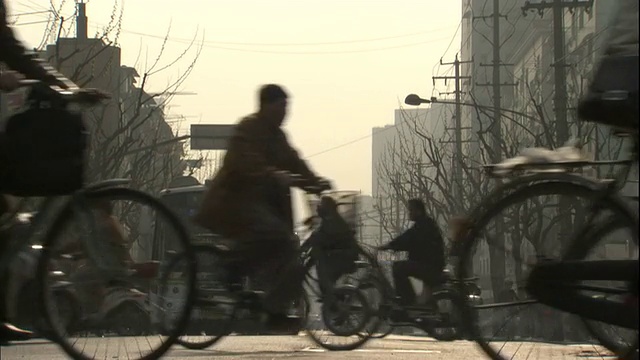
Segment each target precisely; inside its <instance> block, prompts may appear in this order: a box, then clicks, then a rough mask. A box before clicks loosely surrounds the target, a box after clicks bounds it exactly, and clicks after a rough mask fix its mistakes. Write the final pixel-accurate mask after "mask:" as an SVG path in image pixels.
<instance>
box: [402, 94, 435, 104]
mask: <svg viewBox="0 0 640 360" xmlns="http://www.w3.org/2000/svg"><path fill="white" fill-rule="evenodd" d="M436 101H437V99H436V98H435V97H432V98H431V99H430V100H427V99H423V98H421V97H420V96H418V95H416V94H409V95H407V97H406V98H404V103H405V104H407V105H413V106H418V105H420V104H431V103H434V102H436Z"/></svg>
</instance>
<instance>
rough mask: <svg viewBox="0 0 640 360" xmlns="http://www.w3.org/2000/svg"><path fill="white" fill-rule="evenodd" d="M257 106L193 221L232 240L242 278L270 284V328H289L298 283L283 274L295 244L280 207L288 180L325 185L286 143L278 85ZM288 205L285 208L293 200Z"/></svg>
mask: <svg viewBox="0 0 640 360" xmlns="http://www.w3.org/2000/svg"><path fill="white" fill-rule="evenodd" d="M259 103H260V107H259V110H258V112H257V113H255V114H252V115H249V116H247V117H245V118H243V119H242V120H241V121H240V122H239V123H238V125H237V126H236V128H235V134H234V135H233V137H232V138H231V139H230V141H229V146H228V149H227V153H226V155H225V158H224V160H223V163H222V167H221V168H220V170H219V171H218V173H217V174H216V175H215V177H214V178H213V179H212V181H211V183H210V186H209V189H208V190H207V192H206V194H205V196H204V200H203V202H202V205H201V209H200V211H199V212H198V214H197V216H196V218H195V221H196V222H197V223H198V224H199V225H201V226H203V227H205V228H208V229H210V230H212V231H214V232H216V233H219V234H220V235H222V236H224V237H225V238H227V239H230V240H232V241H233V243H234V245H235V246H236V248H237V249H236V250H238V257H240V259H239V261H238V262H237V264H236V266H237V267H236V269H239V270H240V272H242V273H243V275H245V274H249V273H255V274H256V275H258V276H259V277H261V278H264V280H265V283H266V284H267V289H265V290H266V293H267V296H266V298H265V301H264V308H265V310H266V311H267V314H268V316H269V319H268V321H267V326H268V327H270V328H272V329H273V328H280V329H282V330H285V329H286V330H288V326H289V325H290V321H289V319H288V316H287V314H288V311H289V307H290V304H291V303H292V301H294V300H296V298H297V297H298V296H299V295H300V292H301V290H302V289H301V288H298V287H297V286H294V285H292V284H297V283H300V281H295V280H292V279H285V278H283V276H282V274H287V275H288V274H294V273H295V271H293V272H292V271H289V270H290V268H287V269H285V267H286V266H287V265H289V264H295V260H296V257H297V256H298V254H297V249H298V246H299V240H298V238H297V237H296V236H295V235H294V232H293V228H292V223H291V219H290V215H289V213H288V212H287V211H286V210H284V209H283V206H282V204H283V201H284V200H283V199H285V198H286V197H287V192H288V189H289V187H290V186H291V185H292V180H291V177H290V176H289V175H288V174H289V173H291V174H296V175H299V176H301V177H302V179H303V181H302V182H303V183H302V184H295V185H296V186H301V187H304V186H317V187H320V188H329V187H330V186H329V184H328V183H327V182H326V181H325V180H322V179H320V178H319V177H317V176H316V175H315V174H314V173H313V171H311V169H309V167H308V166H307V164H306V163H305V162H304V161H303V160H302V159H300V157H299V156H298V153H297V152H296V151H295V150H294V149H293V148H292V147H291V145H289V143H288V141H287V137H286V135H285V133H284V131H283V130H282V124H283V121H284V118H285V116H286V112H287V94H286V92H285V91H284V90H283V89H282V88H281V87H280V86H278V85H273V84H270V85H265V86H262V87H261V88H260V91H259ZM286 201H287V202H289V203H288V204H287V206H288V207H289V208H290V206H291V204H290V200H288V199H287V200H286ZM234 258H235V257H234ZM301 276H303V274H301ZM259 282H260V283H263V281H259Z"/></svg>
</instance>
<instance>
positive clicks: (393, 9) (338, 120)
mask: <svg viewBox="0 0 640 360" xmlns="http://www.w3.org/2000/svg"><path fill="white" fill-rule="evenodd" d="M6 2H7V5H8V7H9V12H10V14H12V15H15V14H20V13H29V12H36V11H42V10H44V9H47V8H48V7H49V6H48V5H49V4H48V3H49V1H48V0H46V1H45V0H8V1H6ZM53 3H54V4H55V5H56V6H59V5H61V4H63V6H62V11H61V14H62V15H63V16H65V17H70V16H71V15H72V14H73V12H74V1H72V0H67V1H66V2H64V3H63V2H62V0H53ZM87 3H88V4H87V13H88V17H89V35H90V36H91V35H92V34H94V33H95V32H96V31H97V30H99V29H100V28H103V27H104V26H105V25H106V24H107V23H108V22H109V19H110V17H111V14H112V13H113V8H114V3H115V5H116V7H117V10H116V14H119V12H120V10H123V24H122V33H121V34H120V37H119V44H120V46H121V47H122V54H123V57H122V63H123V64H124V65H129V66H133V65H135V66H136V68H137V69H138V71H139V72H140V73H142V72H144V68H145V64H147V65H150V64H151V63H152V62H153V61H154V59H155V56H156V55H157V53H158V51H159V49H160V46H161V44H162V38H163V37H164V35H165V34H166V32H167V29H168V27H169V25H171V31H170V34H169V37H170V39H171V40H170V41H169V42H168V44H167V47H166V49H165V56H164V58H163V59H162V60H161V61H160V65H165V64H167V63H169V62H171V61H172V60H173V59H174V58H175V57H176V56H177V55H179V54H180V53H181V52H182V51H183V50H184V49H185V47H186V46H187V44H188V42H189V40H190V39H191V38H193V37H194V35H197V36H198V38H199V39H203V38H204V45H203V46H204V47H203V50H202V53H201V55H200V58H199V59H198V62H197V65H196V68H195V70H194V71H193V73H192V74H191V77H190V78H189V79H188V80H187V81H186V82H185V84H184V87H183V89H182V90H184V91H193V92H195V93H197V95H193V96H178V97H176V98H175V99H174V102H173V103H172V104H173V105H176V106H175V107H174V108H172V109H171V110H170V113H172V114H183V115H186V116H195V117H193V118H189V119H188V120H189V121H191V122H194V123H234V122H236V121H237V120H238V119H239V118H240V117H242V116H243V115H246V114H248V113H250V112H253V111H254V110H255V106H256V104H255V92H256V89H257V87H258V86H259V85H260V84H263V83H279V84H282V85H284V86H285V87H286V88H287V89H288V91H289V92H290V94H291V96H292V99H291V102H290V114H289V118H288V122H287V130H288V133H289V136H290V140H291V141H292V143H293V144H294V145H295V146H297V147H298V149H299V150H300V152H301V153H302V155H303V156H305V157H307V158H308V161H309V162H310V163H311V165H312V167H313V168H314V169H315V170H317V172H319V173H320V174H321V175H324V176H326V177H329V178H331V179H334V180H335V182H336V184H337V185H338V187H340V188H342V189H344V190H362V191H363V192H364V193H370V192H371V138H370V136H371V128H372V127H374V126H382V125H385V124H389V123H392V122H393V110H394V109H396V108H397V107H398V104H399V102H400V101H402V99H404V97H405V96H406V95H407V94H409V93H412V92H417V93H419V94H423V95H425V96H429V95H431V92H432V90H433V89H432V80H431V76H432V75H436V74H442V73H444V72H446V71H447V70H448V68H447V67H446V66H442V67H441V66H436V64H438V62H439V60H440V58H441V57H442V56H444V61H445V62H448V61H451V60H452V59H453V56H454V55H455V53H456V52H457V51H458V49H459V47H460V40H459V33H456V30H457V29H458V25H459V24H460V1H459V0H378V1H376V0H366V1H365V0H321V1H311V0H271V1H267V0H228V1H222V0H180V1H176V0H126V1H122V0H119V1H114V0H89V1H87ZM46 18H47V14H31V15H22V16H20V17H19V18H18V22H17V32H18V35H19V37H20V38H22V39H24V40H25V41H26V42H27V43H28V44H29V45H30V46H38V45H39V44H40V43H41V40H42V34H43V32H44V30H45V27H46V24H45V23H43V22H41V21H44V20H46ZM70 35H71V36H75V31H73V32H72V33H71V34H70ZM447 49H448V51H447ZM445 51H446V53H445ZM194 54H195V51H191V52H190V53H189V54H187V55H186V57H185V58H184V59H183V61H180V62H178V63H177V64H176V65H175V66H174V67H172V68H170V69H168V70H166V71H164V72H162V73H159V74H156V75H154V77H153V78H152V79H151V83H150V86H149V87H148V89H149V90H150V91H156V90H161V89H162V88H163V85H164V84H165V83H166V82H167V81H169V80H170V79H172V78H175V77H176V76H177V74H178V73H179V71H181V70H184V69H185V68H186V66H187V65H188V63H189V62H190V61H191V60H192V59H193V56H194ZM136 60H138V61H137V63H136ZM437 87H439V89H443V87H442V84H437ZM185 128H186V127H185Z"/></svg>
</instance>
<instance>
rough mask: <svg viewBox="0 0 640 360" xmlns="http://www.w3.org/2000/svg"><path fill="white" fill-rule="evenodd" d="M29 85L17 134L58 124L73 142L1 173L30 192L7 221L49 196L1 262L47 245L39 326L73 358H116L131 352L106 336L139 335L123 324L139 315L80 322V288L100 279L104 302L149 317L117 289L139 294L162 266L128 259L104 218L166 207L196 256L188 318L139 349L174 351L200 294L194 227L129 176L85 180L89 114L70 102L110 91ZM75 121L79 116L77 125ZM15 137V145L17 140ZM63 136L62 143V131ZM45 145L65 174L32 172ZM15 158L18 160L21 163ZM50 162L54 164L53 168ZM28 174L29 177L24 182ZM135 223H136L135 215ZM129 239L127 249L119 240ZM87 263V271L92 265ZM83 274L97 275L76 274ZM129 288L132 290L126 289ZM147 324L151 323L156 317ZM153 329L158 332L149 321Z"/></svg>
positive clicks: (36, 272)
mask: <svg viewBox="0 0 640 360" xmlns="http://www.w3.org/2000/svg"><path fill="white" fill-rule="evenodd" d="M22 86H28V87H31V91H30V94H29V97H28V104H29V107H28V110H27V111H25V112H24V113H21V114H20V115H18V116H19V119H14V120H20V122H19V123H18V122H15V121H14V124H13V125H11V123H9V124H8V125H7V132H8V133H9V132H11V134H13V135H15V134H16V131H19V132H18V133H19V134H21V135H23V136H24V135H28V134H29V133H30V132H31V131H33V132H34V134H37V135H39V136H43V135H44V136H46V135H47V134H46V131H51V129H52V126H55V127H57V129H58V130H54V131H53V132H52V134H51V135H52V136H56V135H54V134H58V135H60V134H62V135H63V138H66V139H67V140H68V143H63V144H62V145H61V146H60V147H56V145H55V142H51V144H52V147H53V148H52V149H42V147H38V146H35V145H34V147H33V148H29V151H27V152H26V153H27V154H29V155H31V156H33V158H31V159H32V160H33V162H34V163H27V164H26V165H24V166H27V167H29V166H30V167H31V168H30V169H26V170H25V167H24V166H22V165H20V166H18V167H13V168H10V171H9V172H8V173H7V174H4V175H5V176H4V178H3V180H6V179H9V180H8V181H6V182H4V181H0V184H2V192H3V193H6V194H11V195H14V196H18V197H22V198H23V200H22V201H21V202H20V204H19V206H17V207H16V208H15V209H13V211H11V212H8V213H5V214H4V215H3V217H2V219H0V223H1V224H3V226H7V225H9V226H10V225H11V223H12V222H13V221H14V219H15V218H16V216H18V215H19V213H20V212H21V210H22V209H23V208H24V207H25V206H26V204H27V198H33V197H44V198H45V199H44V201H43V203H42V204H41V205H40V206H39V211H38V212H37V213H36V215H35V216H34V217H33V221H32V223H31V225H30V226H28V228H27V231H26V233H25V234H24V236H25V238H26V239H15V238H13V239H10V241H8V244H6V245H7V246H6V249H5V251H4V252H3V254H2V262H1V263H0V274H2V275H3V276H6V275H7V270H8V268H9V266H10V262H11V259H12V258H13V257H15V256H16V255H18V254H20V253H23V252H25V251H26V250H29V249H30V250H37V251H38V252H39V254H37V255H36V256H35V258H37V265H36V266H35V268H33V269H31V270H33V275H32V279H33V280H32V281H33V284H34V285H33V286H32V289H35V290H36V291H35V294H34V296H35V298H34V299H31V300H30V301H35V302H38V303H39V307H38V308H37V309H36V310H37V311H36V314H37V316H38V317H42V318H43V320H44V324H40V325H41V326H40V327H39V328H37V329H36V330H40V331H41V332H43V333H44V334H43V335H45V336H46V337H47V338H48V339H50V340H52V341H53V342H55V343H57V344H58V345H59V346H60V347H61V348H62V350H64V351H65V352H66V353H67V355H69V356H70V357H71V358H73V359H83V360H84V359H93V357H94V356H95V353H96V352H97V351H100V352H101V353H104V354H105V356H109V353H110V352H116V353H119V352H120V350H121V349H120V347H119V346H116V347H115V348H114V347H113V344H111V345H112V346H107V347H104V346H100V345H99V344H97V345H96V342H97V341H99V340H100V339H101V337H103V336H104V335H108V334H112V333H114V332H116V331H118V330H121V331H124V332H125V334H122V333H121V334H120V335H129V334H126V332H127V331H128V330H131V328H132V327H134V326H135V325H133V326H132V325H128V326H127V325H123V324H122V321H126V320H131V319H130V318H129V319H127V316H120V317H119V318H117V317H116V316H111V315H114V313H109V314H103V315H104V316H103V320H104V321H103V322H102V323H97V324H96V323H93V324H92V327H91V328H89V329H87V328H74V327H75V325H77V323H78V322H79V320H88V318H86V316H85V315H86V313H85V312H84V311H85V310H86V309H84V305H86V303H83V302H82V301H81V298H82V297H81V296H79V294H85V295H87V294H88V293H89V291H85V290H86V287H87V286H93V288H92V289H94V290H95V289H96V286H98V288H97V289H98V290H99V291H106V293H105V295H106V298H104V299H101V300H103V301H105V300H106V301H108V300H109V299H112V303H111V305H115V306H112V308H111V309H112V310H114V309H116V310H120V311H122V313H120V314H127V311H134V312H135V315H136V316H134V317H135V319H137V320H139V319H140V316H141V314H142V316H144V309H140V308H139V307H138V308H135V309H132V308H131V306H130V305H131V301H127V300H128V299H127V298H126V297H124V298H123V296H122V294H123V292H121V293H120V296H119V297H118V293H117V292H116V293H114V291H113V289H130V290H131V292H132V293H133V292H134V288H136V285H135V284H134V283H135V282H136V280H137V279H138V278H147V279H148V280H149V279H155V278H157V274H156V271H155V270H154V269H153V268H154V266H153V265H154V264H153V263H137V264H136V263H134V264H130V263H128V262H126V263H123V259H122V258H121V255H122V252H123V251H125V250H128V249H124V246H125V244H114V243H112V242H111V240H113V238H111V237H110V236H111V235H112V234H110V233H105V229H109V228H105V227H104V226H103V225H104V224H107V223H108V222H109V221H111V220H113V221H116V219H119V220H122V221H123V222H125V223H127V220H132V218H135V217H139V215H140V214H139V213H136V212H135V211H136V210H139V206H141V205H146V206H148V207H149V208H150V209H151V210H153V211H156V212H157V213H158V214H160V216H161V219H163V221H164V225H165V227H166V230H171V231H173V234H175V238H174V244H173V245H174V247H178V248H180V252H181V255H182V257H183V258H184V259H185V260H186V263H185V265H184V268H185V274H186V275H185V277H186V278H187V279H189V280H190V281H189V282H188V283H187V284H188V288H187V291H186V296H185V300H184V302H185V303H184V306H183V307H182V311H181V314H180V316H179V318H178V319H176V321H175V322H174V325H175V326H174V328H172V329H169V330H168V329H166V328H163V329H161V330H160V331H164V332H165V333H168V335H167V337H166V339H160V340H161V342H159V343H158V342H155V344H151V342H149V345H150V347H151V349H150V350H149V351H148V352H145V353H143V350H142V349H140V353H139V354H138V355H139V359H145V360H150V359H157V358H159V357H160V356H162V355H163V354H164V353H165V352H166V351H168V350H169V348H170V347H171V345H172V344H173V343H174V342H175V340H176V339H177V337H178V336H179V334H181V333H182V331H183V329H184V327H185V326H186V323H187V320H188V316H189V314H190V311H191V307H192V303H193V299H194V293H195V292H194V285H195V269H196V265H195V262H194V261H195V257H194V254H193V251H192V248H191V246H190V243H189V237H188V235H187V232H186V230H185V228H184V226H183V224H182V223H181V222H180V221H179V220H178V218H177V217H176V216H175V215H174V214H173V213H172V212H171V211H170V210H168V209H167V208H166V207H165V206H164V205H163V204H162V203H161V202H160V201H158V200H157V199H156V198H154V197H153V196H151V195H148V194H146V193H144V192H141V191H137V190H133V189H130V188H127V187H125V186H126V185H127V184H128V183H129V181H128V180H126V179H113V180H107V181H103V182H99V183H97V184H93V185H85V184H84V181H83V179H82V175H83V171H82V170H83V166H82V165H83V164H82V163H83V155H84V150H85V147H86V139H85V138H86V130H85V127H84V123H83V119H82V116H81V115H80V114H77V113H74V112H71V111H70V110H69V106H70V105H71V104H75V103H78V104H89V105H91V104H96V103H97V102H98V101H99V100H101V99H103V98H105V96H104V95H103V94H101V93H99V92H95V91H92V90H81V89H71V90H64V91H61V90H58V89H54V88H51V87H49V86H46V85H45V84H43V83H40V82H38V81H24V82H23V83H22ZM43 116H47V117H43ZM10 121H11V120H10ZM66 121H69V125H67V122H66ZM10 126H14V128H10ZM16 127H17V129H16ZM60 129H61V130H60ZM43 132H44V133H43ZM8 139H9V140H11V141H13V142H14V143H15V140H13V139H11V138H8ZM55 140H60V141H62V139H55ZM18 142H19V141H18ZM14 143H11V142H10V141H9V145H7V147H8V148H9V149H10V150H11V149H12V148H11V146H14V145H15V144H14ZM69 143H70V144H71V145H70V144H69ZM74 145H75V147H74ZM3 146H5V145H4V144H3ZM38 151H40V153H43V152H44V151H50V152H51V153H52V154H53V156H54V157H55V156H59V157H60V158H59V159H55V160H59V161H58V162H57V163H56V162H54V163H55V164H56V165H57V166H58V171H61V172H62V174H57V175H56V176H53V175H51V174H47V173H46V172H45V173H44V174H46V175H48V176H47V177H46V178H43V177H42V175H43V174H40V175H41V177H40V178H38V177H28V176H25V174H27V175H30V176H33V175H34V174H36V173H37V170H41V171H42V168H43V167H42V166H40V165H41V164H39V163H38V162H37V160H38V157H37V156H38V155H39V154H38ZM13 154H15V153H13ZM63 156H67V157H66V158H65V157H63ZM50 157H51V156H49V157H47V159H49V158H50ZM9 163H10V164H15V162H9ZM39 166H40V167H39ZM44 168H45V169H46V166H45V167H44ZM34 169H36V170H34ZM64 171H68V173H64ZM23 177H24V181H22V182H20V180H21V178H23ZM7 184H9V185H7ZM116 201H123V203H118V204H115V205H114V203H115V202H116ZM107 208H108V209H107ZM105 211H108V213H105ZM106 214H108V215H106ZM116 216H117V217H116ZM74 220H75V221H77V222H74ZM138 220H139V219H138ZM132 221H133V220H132ZM133 223H135V221H133ZM127 224H129V225H130V226H131V223H127ZM129 230H130V231H129V232H130V233H131V230H133V229H131V228H129ZM24 240H29V241H24ZM119 245H122V246H123V248H119V247H118V246H119ZM129 255H130V254H129ZM62 262H66V264H62ZM148 265H152V266H148ZM61 269H64V270H65V271H62V270H61ZM24 270H25V271H28V270H29V269H24ZM81 270H82V271H85V272H84V273H82V271H81ZM99 272H100V273H99ZM81 273H82V275H87V276H84V278H83V277H81V276H78V277H76V275H79V274H81ZM89 273H90V274H89ZM160 278H161V279H164V278H166V276H164V274H163V275H162V276H160ZM96 284H99V285H96ZM124 293H125V294H126V291H125V292H124ZM139 293H140V291H138V294H139ZM89 295H91V294H89ZM93 295H96V294H93ZM98 295H100V294H98ZM112 295H116V296H115V297H113V296H112ZM143 295H144V294H143ZM143 302H144V301H143ZM147 303H148V301H147ZM103 304H104V302H103ZM65 311H70V312H71V313H72V314H71V315H70V316H66V315H69V314H68V313H67V314H65ZM128 314H131V313H128ZM119 321H120V322H119ZM147 325H149V328H150V327H151V326H150V324H147ZM98 326H102V329H96V327H98ZM138 330H139V329H138ZM143 331H149V329H144V330H143ZM82 334H93V335H94V336H93V339H92V340H88V341H79V340H80V339H79V336H80V335H82ZM72 336H73V337H74V338H72ZM85 352H86V353H85Z"/></svg>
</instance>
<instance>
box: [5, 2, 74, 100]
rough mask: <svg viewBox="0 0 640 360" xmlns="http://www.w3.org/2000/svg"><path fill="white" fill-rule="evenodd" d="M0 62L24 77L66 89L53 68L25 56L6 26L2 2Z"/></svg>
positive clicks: (25, 52) (23, 49) (21, 46)
mask: <svg viewBox="0 0 640 360" xmlns="http://www.w3.org/2000/svg"><path fill="white" fill-rule="evenodd" d="M0 49H1V51H0V61H2V62H4V63H5V64H6V65H7V66H8V67H10V68H11V69H13V70H15V71H18V72H20V73H21V74H23V75H24V76H25V77H27V78H30V79H34V80H40V81H43V82H46V83H47V84H50V85H56V86H60V87H61V88H68V87H69V86H68V84H65V83H64V82H63V81H62V80H61V79H59V78H58V77H61V78H63V77H62V76H61V75H59V74H57V73H56V72H55V70H54V69H53V68H51V67H50V66H48V65H45V63H44V62H43V61H42V60H39V59H37V58H36V57H34V56H32V55H30V54H27V49H26V48H25V47H24V45H23V44H22V43H21V42H20V41H18V39H16V37H15V35H14V33H13V30H12V29H11V28H10V27H9V25H8V24H7V13H6V8H5V5H4V1H0Z"/></svg>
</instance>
